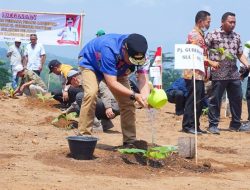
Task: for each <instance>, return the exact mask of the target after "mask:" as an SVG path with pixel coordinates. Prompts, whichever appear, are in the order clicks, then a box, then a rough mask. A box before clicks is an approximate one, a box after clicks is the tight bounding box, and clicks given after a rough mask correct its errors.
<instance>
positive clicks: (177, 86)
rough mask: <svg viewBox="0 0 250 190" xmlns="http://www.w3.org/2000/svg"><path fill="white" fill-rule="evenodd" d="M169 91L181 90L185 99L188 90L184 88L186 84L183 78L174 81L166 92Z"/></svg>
mask: <svg viewBox="0 0 250 190" xmlns="http://www.w3.org/2000/svg"><path fill="white" fill-rule="evenodd" d="M171 90H181V91H182V92H183V94H184V96H185V97H187V95H188V90H187V87H186V82H185V80H184V79H183V78H179V79H177V80H176V81H174V82H173V83H172V84H171V86H170V87H169V88H168V89H167V90H166V92H169V91H171Z"/></svg>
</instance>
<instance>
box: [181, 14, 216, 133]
mask: <svg viewBox="0 0 250 190" xmlns="http://www.w3.org/2000/svg"><path fill="white" fill-rule="evenodd" d="M210 22H211V17H210V13H209V12H207V11H199V12H198V13H197V14H196V17H195V27H194V28H193V30H192V31H191V32H190V33H189V34H188V37H187V44H195V45H198V46H200V47H201V48H202V49H203V50H204V60H205V62H207V63H208V64H209V65H211V66H213V67H215V68H217V67H218V62H214V61H210V60H208V59H207V46H206V43H205V40H204V32H205V31H206V30H208V28H209V26H210ZM183 78H184V79H185V83H186V87H187V90H188V96H187V99H186V103H185V109H184V116H183V121H182V130H183V132H186V133H191V134H195V120H194V85H193V70H192V69H186V70H184V72H183ZM205 78H206V76H205V73H203V72H202V71H200V70H195V84H196V89H195V92H196V99H197V102H196V110H197V112H196V114H197V134H202V133H206V131H203V130H201V129H200V121H199V120H200V116H201V113H202V105H201V102H202V101H201V100H203V99H204V97H205V92H204V79H205Z"/></svg>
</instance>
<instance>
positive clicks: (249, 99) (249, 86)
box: [246, 77, 250, 121]
mask: <svg viewBox="0 0 250 190" xmlns="http://www.w3.org/2000/svg"><path fill="white" fill-rule="evenodd" d="M246 99H247V110H248V118H247V119H248V120H249V121H250V77H248V79H247V91H246Z"/></svg>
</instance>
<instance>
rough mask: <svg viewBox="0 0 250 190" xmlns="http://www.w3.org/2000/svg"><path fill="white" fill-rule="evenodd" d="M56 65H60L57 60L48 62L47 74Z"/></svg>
mask: <svg viewBox="0 0 250 190" xmlns="http://www.w3.org/2000/svg"><path fill="white" fill-rule="evenodd" d="M58 65H61V63H60V62H59V61H58V60H56V59H54V60H52V61H50V62H49V65H48V67H49V73H52V72H53V69H54V68H55V67H57V66H58Z"/></svg>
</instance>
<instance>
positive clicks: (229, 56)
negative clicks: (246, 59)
mask: <svg viewBox="0 0 250 190" xmlns="http://www.w3.org/2000/svg"><path fill="white" fill-rule="evenodd" d="M209 51H210V52H212V53H214V54H219V55H220V60H222V59H226V60H228V61H233V60H234V59H235V58H234V56H233V55H232V54H231V53H230V52H229V51H228V50H225V49H224V48H222V47H220V48H215V49H210V50H209Z"/></svg>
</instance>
